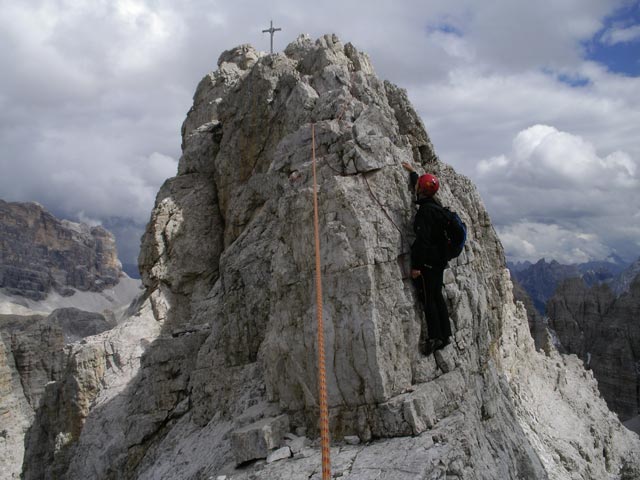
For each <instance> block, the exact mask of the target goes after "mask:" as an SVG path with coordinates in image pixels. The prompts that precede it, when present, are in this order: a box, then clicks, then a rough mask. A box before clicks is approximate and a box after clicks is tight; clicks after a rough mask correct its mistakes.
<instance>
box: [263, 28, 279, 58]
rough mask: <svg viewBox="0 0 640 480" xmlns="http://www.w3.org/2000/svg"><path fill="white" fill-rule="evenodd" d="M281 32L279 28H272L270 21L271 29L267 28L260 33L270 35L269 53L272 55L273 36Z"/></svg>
mask: <svg viewBox="0 0 640 480" xmlns="http://www.w3.org/2000/svg"><path fill="white" fill-rule="evenodd" d="M281 30H282V29H281V28H273V20H271V27H269V28H267V29H266V30H262V33H270V34H271V53H273V34H274V33H275V32H279V31H281Z"/></svg>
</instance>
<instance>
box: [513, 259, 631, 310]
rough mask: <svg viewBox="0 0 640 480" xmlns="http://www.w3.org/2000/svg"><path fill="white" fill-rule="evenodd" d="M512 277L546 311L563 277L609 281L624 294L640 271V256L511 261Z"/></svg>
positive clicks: (589, 283) (592, 282)
mask: <svg viewBox="0 0 640 480" xmlns="http://www.w3.org/2000/svg"><path fill="white" fill-rule="evenodd" d="M507 266H508V267H509V270H510V271H511V276H512V278H514V279H515V280H516V281H517V282H518V283H519V284H520V285H521V286H522V288H523V289H524V290H525V291H526V292H527V294H528V295H529V297H531V300H532V302H533V305H534V306H535V308H536V310H538V312H539V313H541V314H544V313H545V310H546V304H547V301H548V300H549V299H550V298H551V297H552V296H553V294H554V293H555V291H556V289H557V288H558V286H559V285H560V284H561V283H562V281H563V280H566V279H568V278H581V279H582V280H583V282H584V283H585V285H586V286H589V287H591V286H595V285H602V284H606V285H609V287H610V288H611V290H612V291H613V292H614V293H615V294H616V295H620V294H622V293H623V292H625V291H628V290H629V286H630V285H631V281H632V280H633V278H635V276H636V275H637V274H638V273H640V258H639V259H638V260H637V261H636V262H635V263H633V264H629V263H628V262H625V261H624V260H622V259H621V258H620V257H618V256H616V255H612V256H610V257H608V258H607V259H605V260H599V261H590V262H586V263H580V264H573V265H563V264H561V263H559V262H557V261H555V260H552V261H550V262H547V261H546V260H545V259H544V258H543V259H541V260H539V261H537V262H536V263H531V262H522V263H521V262H518V263H511V262H509V263H507Z"/></svg>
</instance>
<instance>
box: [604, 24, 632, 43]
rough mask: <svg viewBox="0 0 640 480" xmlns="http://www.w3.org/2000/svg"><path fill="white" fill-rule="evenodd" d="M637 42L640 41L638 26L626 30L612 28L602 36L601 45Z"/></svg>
mask: <svg viewBox="0 0 640 480" xmlns="http://www.w3.org/2000/svg"><path fill="white" fill-rule="evenodd" d="M637 40H640V25H633V26H631V27H626V28H621V27H612V28H610V29H608V30H607V31H606V32H604V33H603V34H602V43H604V44H605V45H616V44H618V43H629V42H635V41H637Z"/></svg>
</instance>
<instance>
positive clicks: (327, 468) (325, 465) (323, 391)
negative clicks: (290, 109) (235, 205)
mask: <svg viewBox="0 0 640 480" xmlns="http://www.w3.org/2000/svg"><path fill="white" fill-rule="evenodd" d="M311 157H312V165H313V226H314V239H315V254H316V255H315V256H316V318H317V324H318V393H319V396H320V441H321V445H322V480H330V479H331V457H330V450H329V409H328V406H327V379H326V371H325V351H324V322H323V320H322V273H321V270H320V227H319V223H320V222H319V220H318V186H317V181H316V131H315V124H313V123H312V124H311Z"/></svg>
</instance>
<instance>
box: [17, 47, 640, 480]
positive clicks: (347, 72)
mask: <svg viewBox="0 0 640 480" xmlns="http://www.w3.org/2000/svg"><path fill="white" fill-rule="evenodd" d="M312 125H313V126H314V130H315V146H316V149H317V154H318V175H319V192H320V193H319V202H320V211H321V225H322V227H321V230H322V231H321V242H322V257H323V274H324V284H323V288H324V301H325V315H326V319H325V323H326V337H327V354H328V355H327V357H328V359H329V361H328V391H329V404H330V410H331V412H330V417H331V433H332V438H333V440H334V446H333V448H332V454H333V469H334V473H335V474H336V475H341V477H342V478H345V479H351V480H355V479H364V478H378V479H395V480H402V479H405V478H406V479H409V478H411V479H427V478H450V479H453V478H458V479H495V478H505V479H517V478H540V479H543V478H552V479H574V478H576V479H577V478H593V479H596V478H597V479H601V478H610V479H614V478H620V479H626V480H630V479H632V478H636V477H635V475H638V474H639V473H640V464H639V463H638V452H640V441H639V440H638V439H637V437H634V436H633V434H631V433H630V432H628V431H627V430H626V429H624V427H622V425H621V424H620V423H619V421H618V420H617V419H616V418H615V416H614V415H613V414H611V412H609V410H608V409H607V408H606V404H605V403H604V401H603V400H602V399H601V398H600V397H599V395H598V392H597V385H596V382H595V380H594V379H593V376H592V374H591V373H590V372H588V371H585V370H584V368H583V365H582V363H581V362H580V361H579V360H578V359H577V358H576V357H575V356H562V355H560V354H559V353H558V352H557V351H555V350H554V349H553V348H552V347H551V346H549V348H548V349H547V351H546V353H538V352H536V351H535V348H534V345H533V341H532V339H531V335H530V334H529V330H528V324H527V319H526V314H525V311H524V308H523V307H522V305H520V304H519V305H516V304H515V303H514V301H513V295H512V285H511V282H510V279H509V274H508V271H507V270H506V268H505V261H504V255H503V251H502V247H501V245H500V243H499V241H498V238H497V236H496V234H495V231H494V230H493V227H492V226H491V222H490V220H489V217H488V215H487V213H486V211H485V209H484V207H483V206H482V201H481V199H480V198H479V196H478V193H477V191H476V189H475V187H474V186H473V185H472V184H471V182H470V181H469V180H468V179H466V178H464V177H462V176H460V175H458V174H456V173H455V171H454V170H453V169H452V168H451V167H449V166H447V165H446V164H444V163H442V162H441V161H440V160H439V159H438V158H437V156H436V154H435V152H434V150H433V147H432V145H431V143H430V141H429V138H428V136H427V133H426V131H425V130H424V127H423V125H422V122H421V121H420V119H419V117H418V115H417V114H416V112H415V111H414V109H413V108H412V107H411V105H410V103H409V101H408V99H407V96H406V93H405V92H404V91H403V90H401V89H399V88H398V87H396V86H394V85H392V84H390V83H388V82H382V81H380V80H379V79H378V78H377V77H376V75H375V73H374V70H373V67H372V65H371V63H370V61H369V59H368V57H367V56H366V55H365V54H363V53H361V52H359V51H357V49H356V48H355V47H354V46H353V45H351V44H343V43H342V42H340V40H339V39H338V38H336V37H335V36H332V35H327V36H324V37H322V38H320V39H319V40H318V41H316V42H312V41H311V40H310V39H308V38H306V37H300V38H298V40H296V41H295V42H293V43H292V44H290V45H289V46H288V47H287V49H286V50H285V52H284V54H276V55H268V56H267V55H262V54H260V53H258V52H256V51H255V50H254V49H253V48H252V47H250V46H246V45H244V46H241V47H238V48H236V49H232V50H230V51H227V52H224V53H223V54H222V55H221V57H220V59H219V61H218V70H216V71H215V72H213V73H211V74H208V75H207V76H205V78H204V79H203V80H202V81H201V82H200V84H199V85H198V88H197V91H196V94H195V96H194V106H193V108H192V110H191V111H190V112H189V114H188V115H187V119H186V121H185V123H184V125H183V130H182V131H183V155H182V157H181V159H180V163H179V167H178V174H177V176H176V177H173V178H171V179H169V180H167V182H165V184H164V185H163V187H162V188H161V190H160V192H159V193H158V196H157V199H156V205H155V208H154V210H153V213H152V216H151V221H150V222H149V225H148V227H147V231H146V233H145V236H144V238H143V247H142V251H141V254H140V267H141V273H142V278H143V282H144V285H145V287H146V295H147V298H146V300H145V301H144V303H143V310H141V311H142V312H147V314H145V315H142V318H146V319H147V320H146V321H147V322H148V325H154V329H155V330H153V329H152V330H153V332H154V333H153V335H149V336H147V337H145V338H147V339H148V340H147V341H151V343H149V344H146V342H145V341H142V340H137V341H133V340H132V342H133V343H134V344H135V345H137V347H136V349H134V350H135V352H137V353H136V354H137V355H139V354H140V351H141V348H142V347H144V348H145V351H144V354H142V356H141V357H139V358H140V360H139V365H140V368H139V369H137V370H136V368H135V365H137V363H136V361H132V362H131V363H129V364H128V365H130V366H131V367H130V368H129V369H128V370H127V375H124V376H122V377H121V376H119V371H118V365H120V363H118V362H113V361H111V360H105V359H112V358H113V359H115V358H119V357H121V356H122V354H121V353H117V352H119V351H120V349H121V347H118V348H113V347H109V348H107V347H106V345H113V344H114V343H116V342H115V339H117V338H118V335H125V333H126V332H129V330H128V329H133V328H135V326H136V325H139V324H140V323H142V322H129V323H127V324H126V325H125V324H123V325H122V326H121V328H122V330H120V331H119V332H114V333H111V332H113V331H110V332H108V333H107V334H101V335H99V336H98V337H92V338H96V339H97V340H95V341H91V344H90V345H88V346H86V347H83V346H82V345H78V346H77V347H76V349H75V350H74V351H75V352H76V356H77V357H78V358H84V357H85V356H87V355H89V356H90V358H91V359H94V363H95V364H96V365H95V366H93V367H91V368H86V369H84V370H83V372H84V374H83V375H80V377H81V378H88V379H94V381H92V382H81V384H82V385H85V384H86V385H88V386H87V387H86V388H80V389H75V390H74V389H68V388H65V385H71V384H73V379H74V378H76V377H77V376H78V370H79V369H78V368H75V367H74V368H71V369H67V371H66V373H65V375H64V376H63V380H62V381H59V382H55V383H53V384H51V386H50V387H49V389H48V391H47V392H46V400H45V402H44V405H46V408H44V409H41V410H40V411H39V412H38V413H37V420H36V422H35V423H34V426H33V427H32V428H31V430H30V434H29V436H28V439H27V440H28V441H27V443H26V445H27V452H26V455H25V462H24V478H26V479H30V478H55V477H58V476H64V477H65V478H69V479H80V478H83V479H84V478H89V477H90V478H137V479H146V478H149V479H151V478H174V479H180V478H184V479H187V478H194V479H195V478H225V479H233V480H241V479H247V480H248V479H250V478H251V479H256V478H265V479H266V478H269V479H272V480H274V479H275V480H277V479H298V478H300V479H302V478H304V479H310V478H320V473H319V465H320V462H319V451H318V448H317V446H314V444H313V443H310V441H309V440H305V437H307V438H309V439H311V440H312V439H313V438H315V437H316V435H317V387H316V352H315V337H316V332H315V325H314V322H313V320H312V319H313V317H314V315H313V312H314V303H313V302H314V295H313V255H312V245H313V242H312V230H311V215H312V213H311V208H310V205H311V190H312V188H311V187H312V185H311V178H310V168H311V165H310V154H311V148H312V133H311V132H312ZM403 161H408V162H413V163H414V164H416V165H418V166H420V168H423V169H425V170H428V171H430V172H433V173H436V174H438V175H439V176H440V178H441V180H442V185H443V187H442V189H441V193H439V195H440V199H441V201H442V202H443V203H444V204H445V205H448V206H451V207H452V208H453V209H455V210H456V211H458V212H459V213H460V215H461V216H462V217H463V219H464V220H465V222H466V223H467V225H468V227H469V241H468V244H467V246H466V247H465V251H464V253H463V254H462V255H461V256H460V257H459V258H458V259H457V260H456V261H455V262H452V263H451V264H450V268H449V269H448V270H447V272H446V277H445V283H446V285H445V290H446V296H447V299H448V302H449V307H450V311H451V317H452V322H453V327H454V332H455V338H454V342H453V343H452V344H451V345H450V346H448V347H447V348H445V349H444V350H442V351H441V352H439V353H438V354H437V355H435V356H430V357H426V358H425V357H422V356H421V355H420V354H419V353H418V340H419V336H420V329H421V311H420V309H419V307H418V306H417V302H416V299H415V298H414V292H413V289H412V286H411V283H410V281H409V279H408V278H407V271H408V265H407V253H408V251H409V244H410V240H411V238H410V235H409V232H410V231H411V216H412V208H413V206H412V192H411V191H410V190H409V188H408V184H407V183H408V182H407V176H406V172H404V171H403V169H402V168H401V167H400V164H401V162H403ZM149 312H152V313H153V317H152V319H151V318H149V314H148V313H149ZM154 322H155V323H154ZM105 335H108V338H109V341H107V338H105ZM142 337H143V335H142V334H141V332H140V331H138V332H137V333H133V332H130V333H126V338H130V339H142ZM122 349H124V350H126V348H124V347H122ZM129 358H136V356H135V355H134V354H131V355H129ZM101 359H102V360H101ZM80 363H82V364H83V365H87V362H77V363H76V364H80ZM92 368H93V370H92ZM92 371H93V372H96V373H95V374H91V372H92ZM123 378H124V381H123ZM113 385H117V387H114V386H113ZM87 392H88V394H87ZM78 396H80V397H81V398H83V399H84V401H83V402H78V401H76V400H75V399H76V398H78ZM78 405H80V407H78ZM51 412H53V414H52V413H51ZM43 432H45V433H46V434H45V433H43ZM249 449H251V451H252V452H253V453H251V454H250V455H247V454H246V452H247V450H249ZM273 449H276V450H275V451H272V450H273ZM276 452H277V455H276ZM260 458H267V460H266V462H264V461H260V460H258V461H255V460H256V459H260ZM278 458H279V459H280V460H277V459H278ZM246 462H249V463H246ZM240 464H242V465H241V466H242V468H237V466H238V465H240Z"/></svg>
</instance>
